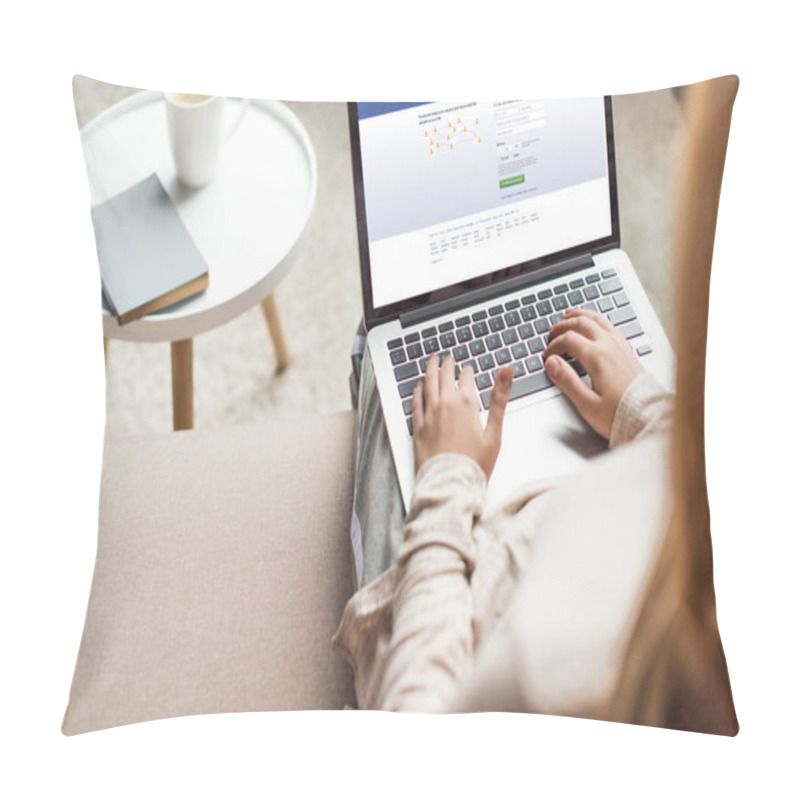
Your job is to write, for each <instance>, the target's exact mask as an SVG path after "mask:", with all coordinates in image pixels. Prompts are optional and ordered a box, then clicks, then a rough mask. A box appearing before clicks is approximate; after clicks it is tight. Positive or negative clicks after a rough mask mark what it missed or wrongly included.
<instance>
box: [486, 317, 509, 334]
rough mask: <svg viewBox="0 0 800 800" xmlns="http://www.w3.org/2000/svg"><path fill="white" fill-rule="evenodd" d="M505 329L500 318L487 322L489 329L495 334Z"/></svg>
mask: <svg viewBox="0 0 800 800" xmlns="http://www.w3.org/2000/svg"><path fill="white" fill-rule="evenodd" d="M505 327H506V324H505V322H503V318H502V317H492V318H491V319H490V320H489V329H490V330H491V331H494V332H495V333H497V331H502V330H503V328H505Z"/></svg>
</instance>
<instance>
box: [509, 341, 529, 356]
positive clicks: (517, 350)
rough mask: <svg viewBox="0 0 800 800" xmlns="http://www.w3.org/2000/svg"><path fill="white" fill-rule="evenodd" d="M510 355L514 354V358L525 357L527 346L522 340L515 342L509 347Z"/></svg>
mask: <svg viewBox="0 0 800 800" xmlns="http://www.w3.org/2000/svg"><path fill="white" fill-rule="evenodd" d="M511 355H512V356H514V358H525V356H526V355H528V348H527V347H525V345H524V343H523V342H520V343H519V344H515V345H514V346H513V347H512V348H511Z"/></svg>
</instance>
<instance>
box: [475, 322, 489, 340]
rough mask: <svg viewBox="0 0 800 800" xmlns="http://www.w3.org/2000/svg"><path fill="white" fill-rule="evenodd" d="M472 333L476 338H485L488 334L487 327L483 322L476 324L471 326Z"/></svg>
mask: <svg viewBox="0 0 800 800" xmlns="http://www.w3.org/2000/svg"><path fill="white" fill-rule="evenodd" d="M472 332H473V333H474V334H475V336H476V337H478V338H480V337H481V336H486V334H487V333H489V326H488V325H487V324H486V323H485V322H476V323H475V324H474V325H473V326H472Z"/></svg>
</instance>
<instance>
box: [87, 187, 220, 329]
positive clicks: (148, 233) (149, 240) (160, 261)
mask: <svg viewBox="0 0 800 800" xmlns="http://www.w3.org/2000/svg"><path fill="white" fill-rule="evenodd" d="M92 224H93V225H94V231H95V242H96V245H97V258H98V261H99V263H100V280H101V283H102V287H103V300H104V302H105V304H106V306H107V307H108V310H109V311H110V312H111V313H112V314H113V315H114V316H115V317H116V318H117V321H118V322H119V324H120V325H124V324H126V323H128V322H132V321H133V320H136V319H139V318H140V317H143V316H145V315H146V314H152V313H153V312H155V311H161V310H162V309H165V308H168V307H169V306H171V305H173V304H174V303H178V302H180V301H181V300H186V299H188V298H190V297H193V296H194V295H196V294H198V293H200V292H202V291H203V290H204V289H207V288H208V265H207V264H206V261H205V259H204V258H203V255H202V253H201V252H200V251H199V250H198V248H197V245H196V244H195V242H194V240H193V239H192V237H191V234H190V233H189V231H188V230H187V228H186V225H185V224H184V222H183V220H182V219H181V217H180V215H179V214H178V211H177V209H176V208H175V204H174V203H173V202H172V199H171V198H170V196H169V195H168V194H167V192H166V191H165V189H164V187H163V186H162V184H161V181H160V180H159V178H158V175H156V174H155V173H153V174H152V175H150V176H149V177H147V178H145V179H144V180H143V181H140V182H139V183H136V184H134V185H133V186H131V187H130V188H128V189H125V190H124V191H122V192H120V193H119V194H117V195H115V196H114V197H112V198H110V199H109V200H106V201H105V202H103V203H100V204H99V205H97V206H95V207H94V208H93V209H92Z"/></svg>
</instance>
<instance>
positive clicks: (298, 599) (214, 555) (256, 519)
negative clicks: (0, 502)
mask: <svg viewBox="0 0 800 800" xmlns="http://www.w3.org/2000/svg"><path fill="white" fill-rule="evenodd" d="M354 424H355V414H354V412H345V413H338V414H333V415H327V416H322V417H307V418H300V419H296V420H290V421H280V422H270V423H264V424H254V425H244V426H235V427H227V428H220V429H216V430H197V431H186V432H180V433H166V434H158V435H146V436H135V437H125V438H116V439H115V438H109V439H108V440H107V441H106V445H105V454H104V464H103V477H102V490H101V500H100V519H99V546H98V553H97V563H96V566H95V574H94V579H93V584H92V592H91V598H90V602H89V609H88V613H87V618H86V626H85V630H84V634H83V639H82V641H81V648H80V653H79V656H78V661H77V665H76V669H75V675H74V679H73V684H72V690H71V694H70V704H69V708H68V709H67V713H66V716H65V719H64V726H63V731H64V733H66V734H73V733H82V732H86V731H90V730H96V729H100V728H107V727H110V726H115V725H121V724H126V723H130V722H138V721H144V720H151V719H159V718H165V717H173V716H182V715H186V714H206V713H214V712H232V711H262V710H288V709H340V708H343V707H344V706H345V705H348V704H353V703H354V695H353V681H352V674H351V671H350V667H349V666H348V665H347V664H346V663H345V661H344V660H343V659H342V658H341V657H340V656H339V655H337V654H336V653H334V652H333V651H332V649H331V644H330V642H331V637H332V636H333V634H334V632H335V630H336V627H337V625H338V622H339V618H340V616H341V612H342V609H343V608H344V605H345V603H346V602H347V600H348V598H349V596H350V594H351V593H352V591H353V566H352V555H351V548H350V519H351V510H352V495H353V447H354V430H355V429H354Z"/></svg>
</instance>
